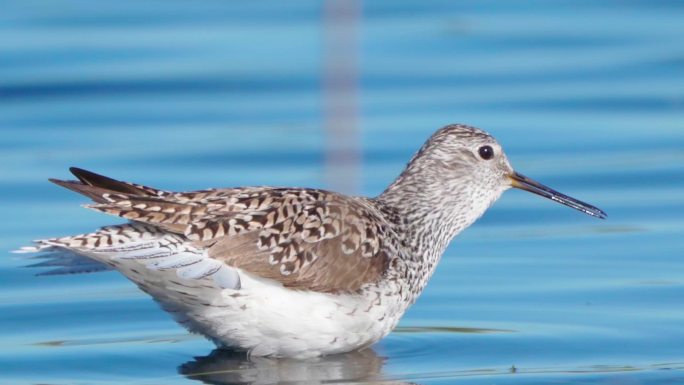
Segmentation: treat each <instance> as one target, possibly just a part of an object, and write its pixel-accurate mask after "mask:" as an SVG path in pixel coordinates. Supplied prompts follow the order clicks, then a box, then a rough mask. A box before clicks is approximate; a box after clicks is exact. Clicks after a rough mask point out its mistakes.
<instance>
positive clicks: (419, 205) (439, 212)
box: [375, 169, 492, 274]
mask: <svg viewBox="0 0 684 385" xmlns="http://www.w3.org/2000/svg"><path fill="white" fill-rule="evenodd" d="M474 183H476V182H475V181H470V180H468V179H467V178H466V177H464V178H463V179H462V180H461V183H460V184H459V185H458V186H454V185H453V184H449V183H444V181H443V179H442V178H439V177H437V176H436V175H425V174H423V173H412V172H410V169H407V170H406V171H404V173H402V174H401V175H400V176H399V178H397V180H395V181H394V183H392V184H391V185H390V186H389V187H388V188H387V189H386V190H385V191H384V192H383V193H382V194H380V195H379V196H378V197H376V198H375V199H376V200H377V201H378V202H380V203H381V206H384V207H386V208H388V211H391V212H392V214H390V215H391V216H392V217H393V218H389V219H390V221H392V222H393V223H394V224H395V226H396V230H397V233H398V235H399V236H400V237H402V238H403V239H404V240H405V249H406V251H407V254H408V255H407V256H406V258H409V259H411V260H412V261H415V262H418V263H421V264H423V265H424V266H427V267H428V269H429V270H430V274H431V273H432V270H434V268H435V266H436V265H437V262H439V259H440V257H441V256H442V254H443V253H444V250H445V249H446V248H447V246H448V245H449V242H450V241H451V240H452V239H453V238H454V237H455V236H456V235H457V234H458V233H460V232H461V231H463V230H464V229H465V228H466V227H468V226H470V225H471V224H472V223H473V222H475V220H477V219H478V218H479V217H480V216H481V215H482V214H483V213H484V212H485V210H486V209H487V208H488V207H489V205H490V204H491V203H492V202H482V201H481V200H478V199H477V198H478V196H479V194H477V193H476V191H474V190H473V189H474V188H475V185H474Z"/></svg>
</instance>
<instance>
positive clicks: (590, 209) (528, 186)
mask: <svg viewBox="0 0 684 385" xmlns="http://www.w3.org/2000/svg"><path fill="white" fill-rule="evenodd" d="M509 178H510V179H511V186H513V187H515V188H519V189H521V190H525V191H529V192H531V193H534V194H537V195H541V196H543V197H544V198H548V199H551V200H552V201H555V202H558V203H560V204H564V205H566V206H568V207H572V208H573V209H575V210H579V211H581V212H583V213H585V214H588V215H591V216H592V217H597V218H601V219H606V217H607V216H608V215H607V214H606V213H605V212H604V211H603V210H601V209H599V208H598V207H594V206H592V205H590V204H587V203H584V202H582V201H578V200H577V199H575V198H571V197H569V196H567V195H565V194H561V193H559V192H558V191H556V190H553V189H550V188H548V187H546V186H544V185H543V184H541V183H539V182H537V181H535V180H532V179H530V178H528V177H526V176H525V175H522V174H518V173H517V172H514V173H512V174H511V175H510V176H509Z"/></svg>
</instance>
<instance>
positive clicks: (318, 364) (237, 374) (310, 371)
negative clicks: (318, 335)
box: [178, 349, 409, 385]
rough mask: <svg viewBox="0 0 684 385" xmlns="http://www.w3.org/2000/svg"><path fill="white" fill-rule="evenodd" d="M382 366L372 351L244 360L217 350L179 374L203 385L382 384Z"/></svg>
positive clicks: (239, 354)
mask: <svg viewBox="0 0 684 385" xmlns="http://www.w3.org/2000/svg"><path fill="white" fill-rule="evenodd" d="M384 362H385V357H380V356H378V355H377V354H376V353H375V352H374V351H373V350H372V349H366V350H362V351H358V352H352V353H347V354H338V355H334V356H327V357H320V358H317V359H312V360H294V359H275V358H264V357H247V355H246V354H245V353H244V352H235V351H230V350H222V349H216V350H214V351H213V352H211V354H209V355H208V356H204V357H196V358H195V359H194V360H193V361H189V362H186V363H185V364H183V365H181V366H180V367H179V368H178V371H179V372H180V373H181V374H182V375H184V376H186V377H187V378H189V379H193V380H198V381H201V382H202V383H205V384H253V385H256V384H282V383H290V382H291V383H300V382H304V383H307V384H322V383H330V382H335V383H355V382H366V381H371V382H375V381H382V374H381V372H382V366H383V364H384ZM382 383H383V384H409V383H407V382H393V381H390V382H385V381H382Z"/></svg>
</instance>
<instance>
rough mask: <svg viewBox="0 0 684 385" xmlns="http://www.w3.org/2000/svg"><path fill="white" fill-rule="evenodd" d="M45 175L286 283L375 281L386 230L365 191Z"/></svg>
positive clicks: (322, 287)
mask: <svg viewBox="0 0 684 385" xmlns="http://www.w3.org/2000/svg"><path fill="white" fill-rule="evenodd" d="M72 172H73V173H74V174H75V175H76V176H77V177H78V178H79V181H62V180H53V182H54V183H57V184H59V185H61V186H64V187H67V188H69V189H72V190H74V191H77V192H79V193H81V194H84V195H86V196H88V197H90V198H91V199H93V200H94V201H95V202H96V203H95V204H92V205H89V206H88V207H90V208H93V209H95V210H98V211H102V212H105V213H108V214H112V215H118V216H121V217H123V218H126V219H130V220H133V221H136V222H141V223H148V224H150V225H154V226H159V227H161V228H163V229H165V230H168V231H171V232H174V233H178V234H180V235H183V236H185V237H186V238H187V240H188V241H189V242H193V243H196V244H197V245H200V246H201V247H203V248H206V249H207V250H208V253H209V255H210V256H211V257H212V258H215V259H217V260H220V261H223V262H225V263H226V264H228V265H230V266H234V267H239V268H241V269H243V270H245V271H248V272H251V273H254V274H256V275H258V276H261V277H264V278H269V279H274V280H277V281H280V282H281V283H283V284H284V285H285V286H287V287H291V288H299V289H307V290H315V291H321V292H339V291H347V292H353V291H356V290H358V289H359V288H361V286H363V285H364V284H367V283H369V282H376V281H378V280H379V279H380V278H381V277H382V275H383V274H384V273H385V271H386V270H387V266H388V263H389V256H388V255H387V253H386V252H385V251H384V250H383V245H382V243H383V240H382V239H383V236H384V235H385V234H386V233H387V232H388V231H390V230H389V227H388V225H387V224H386V223H385V221H384V219H383V217H382V216H380V215H379V213H378V212H377V209H376V208H375V207H374V206H373V205H372V204H371V203H369V201H368V200H367V199H365V198H357V197H347V196H343V195H340V194H336V193H333V192H329V191H324V190H317V189H296V188H267V187H254V188H232V189H214V190H201V191H195V192H184V193H172V192H167V191H162V190H157V189H153V188H151V187H146V186H142V185H136V184H132V183H127V182H120V181H116V180H113V179H111V178H107V177H104V176H101V175H98V174H95V173H92V172H88V171H85V170H80V169H76V168H73V169H72Z"/></svg>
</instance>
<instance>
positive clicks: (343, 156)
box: [322, 0, 361, 194]
mask: <svg viewBox="0 0 684 385" xmlns="http://www.w3.org/2000/svg"><path fill="white" fill-rule="evenodd" d="M323 13H324V15H323V29H324V39H323V44H324V46H323V50H322V51H323V83H324V84H323V98H324V109H325V110H324V114H323V116H324V123H323V126H324V129H325V135H326V156H325V182H326V186H327V188H329V189H331V190H334V191H339V192H344V193H348V194H358V193H359V189H360V186H359V178H360V167H361V149H360V144H359V141H360V134H359V102H358V89H359V76H358V52H359V49H358V39H359V36H358V28H359V23H360V19H361V3H360V1H358V0H328V1H326V2H325V5H324V8H323Z"/></svg>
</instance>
